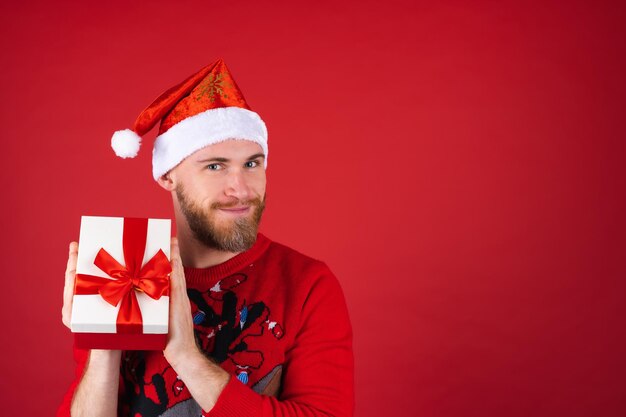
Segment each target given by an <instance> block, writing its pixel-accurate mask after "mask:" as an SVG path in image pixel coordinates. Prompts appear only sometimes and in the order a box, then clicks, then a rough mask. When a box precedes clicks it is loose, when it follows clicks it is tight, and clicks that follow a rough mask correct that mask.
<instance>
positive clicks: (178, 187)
mask: <svg viewBox="0 0 626 417" xmlns="http://www.w3.org/2000/svg"><path fill="white" fill-rule="evenodd" d="M263 164H264V156H263V151H262V149H261V146H259V145H258V144H256V143H254V142H251V141H247V140H227V141H225V142H221V143H217V144H214V145H210V146H207V147H205V148H202V149H200V150H198V151H197V152H195V153H193V154H192V155H190V156H189V157H187V158H186V159H185V160H184V161H183V162H181V163H180V164H179V165H178V166H177V167H176V168H174V169H173V170H172V171H171V173H170V175H171V178H172V179H174V182H175V192H176V197H177V200H178V206H179V208H180V211H181V212H182V213H183V214H184V216H185V218H186V220H187V223H188V224H189V227H190V229H191V231H192V232H193V234H194V236H195V238H196V239H197V240H199V241H200V242H202V243H204V244H205V245H206V246H208V247H211V248H215V249H218V250H221V251H226V252H241V251H244V250H247V249H249V248H250V247H251V246H252V245H253V244H254V242H255V241H256V235H257V231H258V227H259V223H260V221H261V216H262V214H263V210H264V208H265V184H266V178H265V169H264V167H263Z"/></svg>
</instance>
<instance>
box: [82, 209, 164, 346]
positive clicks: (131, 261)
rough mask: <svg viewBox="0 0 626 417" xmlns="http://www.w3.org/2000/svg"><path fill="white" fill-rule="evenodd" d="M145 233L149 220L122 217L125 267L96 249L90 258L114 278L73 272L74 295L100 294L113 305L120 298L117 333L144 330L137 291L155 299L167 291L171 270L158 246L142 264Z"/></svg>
mask: <svg viewBox="0 0 626 417" xmlns="http://www.w3.org/2000/svg"><path fill="white" fill-rule="evenodd" d="M147 234H148V219H137V218H124V233H123V236H122V247H123V250H124V263H125V264H126V266H123V265H121V264H120V263H119V262H118V261H116V260H115V258H113V257H112V256H111V255H110V254H109V253H108V252H107V251H106V250H104V248H101V249H100V250H99V251H98V254H97V255H96V258H95V260H94V261H93V263H94V265H96V266H97V267H98V268H100V269H101V270H102V271H104V272H105V273H106V274H107V275H108V276H110V277H112V278H116V279H108V278H103V277H97V276H94V275H86V274H76V287H75V290H74V294H77V295H89V294H100V295H101V296H102V298H104V300H105V301H106V302H107V303H109V304H111V305H112V306H113V307H115V306H117V304H118V303H119V302H120V301H121V303H122V304H121V305H120V310H119V312H118V314H117V332H118V333H124V334H129V333H143V319H142V317H141V310H140V308H139V303H138V301H137V296H136V294H135V292H136V291H142V292H144V293H146V294H147V295H148V296H150V297H151V298H153V299H155V300H158V299H159V298H161V296H162V295H167V294H168V293H169V276H168V274H169V273H170V272H172V267H171V265H170V262H169V260H168V259H167V256H166V255H165V253H163V251H162V250H161V249H159V251H158V252H157V253H156V254H155V255H154V256H153V257H152V258H151V259H150V260H149V261H148V262H146V264H145V265H144V266H143V267H141V262H142V261H143V256H144V252H145V250H146V237H147Z"/></svg>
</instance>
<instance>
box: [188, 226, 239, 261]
mask: <svg viewBox="0 0 626 417" xmlns="http://www.w3.org/2000/svg"><path fill="white" fill-rule="evenodd" d="M179 225H180V223H179ZM180 226H182V225H180ZM185 226H187V225H186V224H185ZM177 237H178V246H179V248H180V257H181V259H182V261H183V266H186V267H188V268H208V267H211V266H215V265H219V264H221V263H224V262H226V261H227V260H229V259H231V258H233V257H235V256H236V255H238V254H239V253H240V252H224V251H220V250H217V249H213V248H209V247H207V246H206V245H204V244H203V243H201V242H199V241H198V240H197V239H196V238H195V237H194V236H193V233H192V232H191V230H190V229H189V228H188V227H184V226H183V227H179V228H178V236H177Z"/></svg>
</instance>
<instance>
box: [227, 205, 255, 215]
mask: <svg viewBox="0 0 626 417" xmlns="http://www.w3.org/2000/svg"><path fill="white" fill-rule="evenodd" d="M219 210H221V211H225V212H227V213H230V214H245V213H247V212H248V211H249V210H250V206H241V207H220V208H219Z"/></svg>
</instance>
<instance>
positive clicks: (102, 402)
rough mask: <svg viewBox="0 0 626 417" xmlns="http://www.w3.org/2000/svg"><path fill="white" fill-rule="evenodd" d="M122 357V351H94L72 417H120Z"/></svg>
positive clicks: (90, 356)
mask: <svg viewBox="0 0 626 417" xmlns="http://www.w3.org/2000/svg"><path fill="white" fill-rule="evenodd" d="M121 357H122V351H121V350H97V349H92V350H91V351H90V354H89V359H88V360H87V365H86V369H85V372H84V374H83V377H82V378H81V380H80V383H79V384H78V386H77V387H76V391H75V393H74V398H73V400H72V405H71V408H70V410H71V411H70V415H71V416H72V417H79V416H93V417H115V416H116V415H117V397H118V389H119V381H120V359H121Z"/></svg>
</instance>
